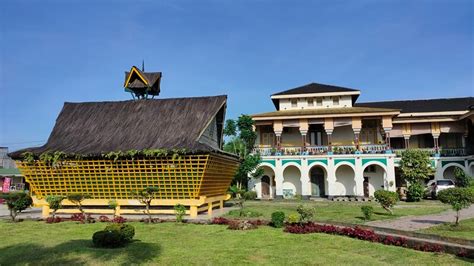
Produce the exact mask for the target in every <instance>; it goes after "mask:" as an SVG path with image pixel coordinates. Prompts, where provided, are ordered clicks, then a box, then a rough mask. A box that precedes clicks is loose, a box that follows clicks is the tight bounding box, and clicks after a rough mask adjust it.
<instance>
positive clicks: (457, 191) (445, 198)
mask: <svg viewBox="0 0 474 266" xmlns="http://www.w3.org/2000/svg"><path fill="white" fill-rule="evenodd" d="M438 199H439V200H440V201H441V202H442V203H445V204H449V205H451V207H452V208H453V210H455V211H456V221H455V223H454V224H455V226H458V225H459V217H460V211H461V210H462V209H465V208H469V206H471V204H474V191H473V190H471V189H469V188H448V189H445V190H441V191H440V192H438Z"/></svg>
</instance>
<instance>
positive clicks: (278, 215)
mask: <svg viewBox="0 0 474 266" xmlns="http://www.w3.org/2000/svg"><path fill="white" fill-rule="evenodd" d="M284 224H285V213H284V212H274V213H272V226H273V227H276V228H281V227H283V225H284Z"/></svg>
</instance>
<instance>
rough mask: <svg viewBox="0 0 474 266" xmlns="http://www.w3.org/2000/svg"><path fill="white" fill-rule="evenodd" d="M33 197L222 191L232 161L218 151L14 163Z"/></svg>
mask: <svg viewBox="0 0 474 266" xmlns="http://www.w3.org/2000/svg"><path fill="white" fill-rule="evenodd" d="M17 165H18V167H19V168H20V171H21V172H22V174H23V175H24V176H25V179H26V181H27V182H28V183H30V185H31V189H32V191H33V192H34V194H35V195H36V197H37V198H39V199H41V198H44V197H45V196H47V195H67V194H70V193H83V194H88V195H90V196H91V197H92V198H93V199H133V196H132V194H131V192H132V191H136V190H140V189H143V188H145V187H148V186H156V187H159V188H160V190H159V192H158V193H157V196H156V199H157V200H179V199H198V198H200V197H202V196H205V197H213V196H225V195H226V192H227V188H228V187H229V185H230V182H231V180H232V177H233V175H234V174H235V171H236V169H237V167H238V161H237V160H236V159H233V158H229V157H227V156H223V155H218V154H207V155H184V156H181V157H180V158H177V159H173V158H172V157H162V158H152V159H149V158H146V159H134V160H131V159H130V160H117V161H115V162H114V161H113V160H105V159H97V160H67V161H63V162H61V163H60V165H57V166H56V167H52V166H48V165H45V164H44V163H43V162H41V161H36V162H35V163H32V164H28V163H25V162H17Z"/></svg>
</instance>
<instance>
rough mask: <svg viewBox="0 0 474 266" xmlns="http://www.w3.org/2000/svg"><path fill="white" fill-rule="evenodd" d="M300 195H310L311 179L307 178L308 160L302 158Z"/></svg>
mask: <svg viewBox="0 0 474 266" xmlns="http://www.w3.org/2000/svg"><path fill="white" fill-rule="evenodd" d="M300 171H301V178H300V181H301V195H302V196H303V197H307V198H309V197H310V196H311V180H310V178H309V168H308V160H307V159H306V158H303V159H302V160H301V167H300Z"/></svg>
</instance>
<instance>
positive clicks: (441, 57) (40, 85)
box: [0, 0, 474, 150]
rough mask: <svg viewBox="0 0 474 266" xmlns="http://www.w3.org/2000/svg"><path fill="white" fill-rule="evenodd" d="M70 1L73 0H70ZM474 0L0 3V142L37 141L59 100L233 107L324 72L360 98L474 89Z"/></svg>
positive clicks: (263, 101)
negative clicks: (132, 91) (155, 86)
mask: <svg viewBox="0 0 474 266" xmlns="http://www.w3.org/2000/svg"><path fill="white" fill-rule="evenodd" d="M65 2H67V3H65ZM473 19H474V6H473V1H469V0H465V1H460V0H451V1H448V0H446V1H436V0H429V1H422V0H416V1H408V0H407V1H388V0H383V1H375V0H374V1H355V0H354V1H230V0H228V1H226V0H222V1H59V0H58V1H9V0H7V1H3V2H2V8H1V11H0V27H1V28H0V33H1V35H0V53H1V54H0V56H1V57H0V91H1V94H0V146H9V147H11V150H15V149H18V148H22V147H28V146H32V145H40V144H42V143H44V142H45V141H46V140H47V138H48V136H49V133H50V132H51V130H52V127H53V125H54V122H55V119H56V117H57V115H58V114H59V112H60V110H61V108H62V105H63V102H65V101H69V102H83V101H110V100H127V99H130V95H129V94H126V93H125V92H124V91H123V87H122V86H123V78H124V74H123V72H124V71H126V70H128V69H129V68H130V67H131V65H140V64H141V61H142V59H144V60H145V66H146V70H149V71H162V72H163V79H162V83H161V85H162V86H161V88H162V93H161V95H160V97H162V98H169V97H183V96H203V95H218V94H227V95H228V96H229V103H228V117H229V118H234V117H236V116H238V115H239V114H241V113H257V112H264V111H271V110H273V109H274V107H273V105H272V103H271V101H270V98H269V96H270V95H271V94H272V93H275V92H278V91H282V90H286V89H290V88H294V87H297V86H299V85H304V84H306V83H309V82H319V83H326V84H333V85H340V86H346V87H350V88H357V89H361V90H362V95H361V97H360V98H359V101H377V100H392V99H418V98H438V97H462V96H474V78H473V74H474V73H473V69H474V68H473V65H474V63H473V62H474V48H473Z"/></svg>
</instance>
